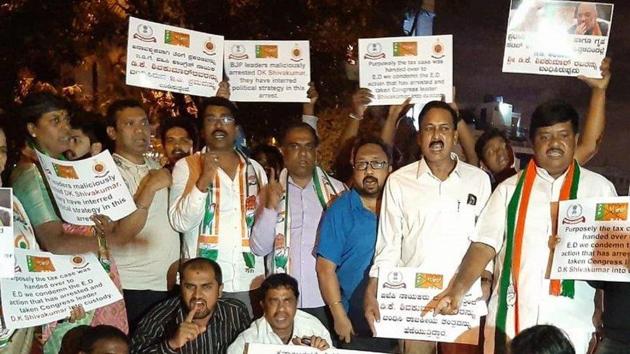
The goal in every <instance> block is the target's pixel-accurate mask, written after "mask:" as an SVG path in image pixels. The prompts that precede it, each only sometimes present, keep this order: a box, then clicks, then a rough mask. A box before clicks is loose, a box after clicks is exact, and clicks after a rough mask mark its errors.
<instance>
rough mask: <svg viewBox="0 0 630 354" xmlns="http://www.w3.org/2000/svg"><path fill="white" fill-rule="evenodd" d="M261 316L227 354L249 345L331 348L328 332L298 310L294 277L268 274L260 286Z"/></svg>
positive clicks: (233, 344) (241, 353) (316, 320)
mask: <svg viewBox="0 0 630 354" xmlns="http://www.w3.org/2000/svg"><path fill="white" fill-rule="evenodd" d="M261 292H262V298H263V300H261V306H262V308H263V311H264V316H263V317H261V318H259V319H258V320H256V321H254V322H253V323H252V325H251V326H250V327H249V328H248V329H246V330H245V331H244V332H243V333H241V334H240V335H239V336H238V337H237V338H236V340H235V341H234V343H232V345H230V347H229V348H228V351H227V353H228V354H244V353H246V352H245V348H246V346H247V345H248V344H250V343H258V344H279V345H306V346H310V347H314V348H317V349H320V350H326V349H328V348H330V344H331V343H332V340H331V339H330V333H329V332H328V330H327V329H326V328H325V327H324V325H322V323H321V322H320V321H319V320H318V319H317V318H316V317H315V316H312V315H309V314H308V313H306V312H304V311H301V310H298V309H297V301H298V297H299V295H300V293H299V290H298V283H297V280H295V278H293V277H291V276H290V275H288V274H285V273H279V274H273V275H270V276H269V277H268V278H267V279H265V281H264V282H263V283H262V285H261Z"/></svg>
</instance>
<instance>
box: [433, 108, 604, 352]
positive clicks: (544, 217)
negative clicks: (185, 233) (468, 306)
mask: <svg viewBox="0 0 630 354" xmlns="http://www.w3.org/2000/svg"><path fill="white" fill-rule="evenodd" d="M578 126H579V118H578V114H577V112H576V111H575V109H574V108H573V107H571V106H570V105H569V104H567V103H564V102H561V101H550V102H547V103H544V104H542V105H540V106H538V107H537V108H536V110H535V111H534V113H533V115H532V119H531V125H530V136H529V137H530V139H531V142H532V145H533V148H534V158H533V159H532V160H530V162H529V164H528V165H527V167H526V168H525V170H523V171H521V172H520V173H519V174H518V175H515V176H512V177H510V178H508V179H507V180H505V181H504V182H503V183H501V184H500V185H499V186H498V187H497V189H496V190H495V191H494V193H493V194H492V197H491V198H490V200H489V202H488V205H487V206H486V208H485V209H484V211H483V213H482V214H481V216H480V218H479V221H478V223H477V229H476V231H475V233H474V234H473V235H472V237H471V238H470V239H471V241H472V244H471V245H470V247H469V248H468V251H467V253H466V256H465V257H464V259H463V261H462V263H461V265H460V267H459V269H460V272H459V273H458V274H457V276H456V277H455V278H454V279H453V281H452V282H451V284H450V285H449V287H448V288H447V289H446V290H445V291H444V292H443V293H442V294H441V295H440V296H438V297H437V299H438V300H439V302H438V304H437V306H436V309H435V312H436V313H441V314H455V313H457V311H458V309H459V307H460V305H461V301H462V298H463V296H464V295H465V293H466V292H467V291H468V289H469V288H470V287H471V285H472V284H473V282H474V281H475V280H476V279H477V278H478V277H479V275H480V274H481V272H482V271H483V269H484V267H486V265H487V264H488V263H489V262H490V261H491V260H493V259H494V262H495V270H496V273H495V279H496V282H495V287H494V291H493V293H492V297H491V298H490V303H489V306H488V316H487V321H486V327H485V336H484V337H485V343H484V352H485V353H487V354H490V353H505V352H506V341H507V340H508V339H509V338H513V337H514V336H516V335H518V334H519V332H520V331H522V330H525V329H527V328H529V327H532V326H535V325H537V324H551V325H555V326H557V327H559V328H560V329H562V330H563V331H564V332H565V333H567V335H568V336H569V338H571V341H572V342H573V344H574V345H575V349H576V350H575V351H576V353H586V351H587V348H588V344H589V340H590V338H591V334H592V333H593V331H594V327H593V323H592V316H593V310H594V304H593V302H594V301H593V300H594V299H593V296H594V292H595V291H594V289H592V288H590V287H589V286H588V285H587V284H586V282H583V281H572V280H564V281H557V280H549V279H548V277H547V276H546V274H547V272H548V264H549V263H548V262H549V260H550V255H552V252H553V249H554V246H555V243H554V242H552V240H553V238H550V236H552V235H555V233H556V227H555V226H554V222H553V220H552V213H553V209H555V208H557V202H558V201H559V200H569V199H582V198H596V197H610V196H615V195H616V192H615V189H614V186H613V185H612V183H610V182H609V181H608V180H606V179H605V178H604V177H602V176H600V175H598V174H596V173H593V172H591V171H588V170H586V169H584V168H581V167H580V166H579V164H578V163H577V161H576V160H574V152H575V149H576V145H577V134H578ZM556 210H557V209H556ZM556 215H557V211H556ZM550 248H551V250H550ZM550 251H551V252H550Z"/></svg>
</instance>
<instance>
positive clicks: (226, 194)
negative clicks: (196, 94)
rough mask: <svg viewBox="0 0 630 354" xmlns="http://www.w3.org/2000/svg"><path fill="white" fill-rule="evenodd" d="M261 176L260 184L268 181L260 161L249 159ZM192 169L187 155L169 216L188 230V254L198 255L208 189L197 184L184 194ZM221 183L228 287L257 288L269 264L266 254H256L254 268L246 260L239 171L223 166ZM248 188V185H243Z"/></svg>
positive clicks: (179, 166) (222, 257)
mask: <svg viewBox="0 0 630 354" xmlns="http://www.w3.org/2000/svg"><path fill="white" fill-rule="evenodd" d="M249 162H250V163H251V165H252V166H253V168H254V172H255V173H256V175H257V176H258V179H259V182H260V186H261V187H262V186H264V185H265V184H267V175H266V174H265V170H264V169H263V168H262V166H260V164H259V163H258V162H256V161H254V160H252V159H250V160H249ZM189 174H190V171H189V169H188V163H187V161H186V159H181V160H179V161H178V162H177V163H176V164H175V168H174V169H173V184H172V186H171V194H170V198H169V201H170V202H169V210H168V217H169V219H170V221H171V224H172V225H173V228H175V230H177V231H179V232H182V233H183V234H184V247H183V251H184V255H185V256H186V257H191V258H192V257H196V256H197V241H198V237H199V226H200V225H201V221H202V220H203V217H204V213H205V211H206V200H207V198H208V192H207V191H204V192H202V191H200V190H199V189H198V188H197V186H196V185H195V186H193V187H192V190H191V192H190V193H189V194H187V195H184V190H185V188H186V183H187V182H188V178H189ZM217 174H218V176H219V180H220V183H221V201H220V204H219V208H220V209H219V213H218V215H219V218H220V220H219V224H220V225H221V227H220V229H219V233H220V234H219V244H218V249H219V256H218V258H217V260H216V261H217V263H218V264H219V265H220V266H221V271H222V272H223V284H224V289H223V290H224V291H226V292H242V291H249V290H251V289H255V288H257V287H258V286H257V282H256V281H255V279H257V278H262V276H263V275H264V272H265V265H264V261H263V258H262V257H256V265H255V267H254V269H253V270H249V269H247V267H246V265H245V261H244V260H243V247H242V241H241V235H242V229H243V223H242V218H243V213H244V212H245V211H243V210H241V209H242V208H241V205H240V203H241V195H240V193H241V192H240V191H241V180H240V178H239V177H238V174H237V175H236V177H235V178H234V179H231V178H230V176H228V175H227V174H226V173H225V172H224V171H223V169H221V168H219V169H218V170H217ZM243 188H245V187H243Z"/></svg>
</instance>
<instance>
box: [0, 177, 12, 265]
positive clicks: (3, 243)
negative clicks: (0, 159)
mask: <svg viewBox="0 0 630 354" xmlns="http://www.w3.org/2000/svg"><path fill="white" fill-rule="evenodd" d="M13 248H14V242H13V192H12V189H11V188H0V278H10V277H12V276H13V265H14V263H15V261H14V259H13Z"/></svg>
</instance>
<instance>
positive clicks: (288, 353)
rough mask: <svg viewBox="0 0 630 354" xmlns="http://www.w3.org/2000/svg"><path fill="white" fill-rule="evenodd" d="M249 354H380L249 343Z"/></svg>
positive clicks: (375, 353)
mask: <svg viewBox="0 0 630 354" xmlns="http://www.w3.org/2000/svg"><path fill="white" fill-rule="evenodd" d="M247 353H248V354H379V353H377V352H364V351H358V350H342V349H335V348H331V349H327V350H324V351H322V350H319V349H317V348H312V347H307V346H303V345H277V344H257V343H249V344H248V345H247Z"/></svg>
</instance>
